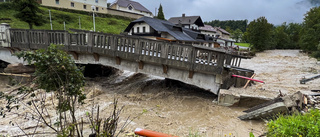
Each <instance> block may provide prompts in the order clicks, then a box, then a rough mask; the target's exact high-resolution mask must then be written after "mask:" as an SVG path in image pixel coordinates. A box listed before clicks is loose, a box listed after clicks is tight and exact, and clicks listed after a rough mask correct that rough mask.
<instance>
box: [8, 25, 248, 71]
mask: <svg viewBox="0 0 320 137" xmlns="http://www.w3.org/2000/svg"><path fill="white" fill-rule="evenodd" d="M10 36H11V46H12V47H14V48H20V49H39V48H46V47H47V46H49V45H50V44H51V43H52V44H61V45H65V50H67V51H74V52H82V53H83V52H84V53H93V54H98V55H100V56H111V57H116V58H119V59H125V60H131V61H137V62H140V63H141V62H142V63H143V62H148V63H153V64H162V65H163V66H164V67H167V66H172V67H176V68H181V69H187V70H189V71H192V72H193V71H196V72H202V73H209V74H221V73H222V70H223V67H225V66H235V67H239V66H240V62H241V58H243V57H241V56H237V55H231V54H228V53H225V52H224V51H220V50H216V49H212V48H207V47H201V46H192V45H184V44H177V43H170V42H164V41H156V40H149V39H144V38H141V37H136V36H126V35H113V34H107V33H100V32H90V31H75V32H71V33H70V32H68V31H57V30H54V31H52V30H24V29H10Z"/></svg>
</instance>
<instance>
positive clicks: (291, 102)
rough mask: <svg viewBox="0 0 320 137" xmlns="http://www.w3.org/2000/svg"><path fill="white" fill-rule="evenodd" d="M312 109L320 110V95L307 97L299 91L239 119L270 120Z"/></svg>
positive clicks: (281, 97)
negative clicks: (278, 115)
mask: <svg viewBox="0 0 320 137" xmlns="http://www.w3.org/2000/svg"><path fill="white" fill-rule="evenodd" d="M310 108H316V109H320V93H316V94H310V95H305V94H303V93H301V92H300V91H299V92H296V93H294V94H292V95H286V96H280V97H278V98H276V99H274V100H272V101H269V102H266V103H263V104H260V105H257V106H255V107H252V108H250V109H248V110H245V111H244V112H246V114H244V115H242V116H239V119H241V120H249V119H269V118H272V117H274V116H275V115H277V114H290V113H293V112H301V113H304V112H307V111H308V110H309V109H310Z"/></svg>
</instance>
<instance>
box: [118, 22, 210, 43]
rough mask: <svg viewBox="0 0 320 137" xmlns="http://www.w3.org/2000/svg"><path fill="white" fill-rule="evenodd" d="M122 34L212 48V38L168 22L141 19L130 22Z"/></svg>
mask: <svg viewBox="0 0 320 137" xmlns="http://www.w3.org/2000/svg"><path fill="white" fill-rule="evenodd" d="M124 33H126V34H128V35H135V36H141V37H144V38H147V39H153V40H162V41H169V42H175V43H183V44H190V45H198V46H206V47H213V43H214V41H213V38H212V37H209V36H207V35H205V34H201V33H200V32H196V31H193V30H190V29H187V28H185V27H181V26H177V25H175V24H173V23H171V22H169V21H165V20H160V19H156V18H150V17H142V18H139V19H137V20H134V21H132V22H131V23H130V24H129V25H128V26H127V28H126V29H125V31H124Z"/></svg>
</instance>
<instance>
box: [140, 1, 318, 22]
mask: <svg viewBox="0 0 320 137" xmlns="http://www.w3.org/2000/svg"><path fill="white" fill-rule="evenodd" d="M134 1H137V2H139V3H141V4H142V5H144V6H145V7H146V8H147V9H149V10H150V11H151V12H152V13H153V14H154V13H155V8H159V5H160V3H161V5H162V7H163V11H164V15H165V18H166V19H169V18H170V17H177V16H181V15H182V13H185V14H186V16H196V15H199V16H201V18H202V20H203V21H212V20H215V19H217V20H244V19H248V21H249V22H250V21H252V20H254V19H257V18H258V17H261V16H265V17H266V18H267V19H268V21H269V22H270V23H272V24H274V25H280V24H282V23H283V22H287V23H290V22H295V23H301V22H302V21H303V18H304V14H305V13H306V12H307V11H309V9H310V8H311V7H312V6H314V5H312V4H311V3H309V2H308V1H309V0H134ZM317 1H318V0H317ZM319 1H320V0H319ZM319 3H320V2H319Z"/></svg>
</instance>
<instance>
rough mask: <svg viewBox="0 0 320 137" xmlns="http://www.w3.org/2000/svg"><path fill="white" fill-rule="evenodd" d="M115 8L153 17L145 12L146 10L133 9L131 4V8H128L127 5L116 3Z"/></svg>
mask: <svg viewBox="0 0 320 137" xmlns="http://www.w3.org/2000/svg"><path fill="white" fill-rule="evenodd" d="M117 10H122V11H126V12H133V13H137V14H142V15H144V16H147V17H153V16H152V14H151V13H147V12H143V11H139V10H136V9H134V7H133V6H132V9H131V10H129V8H128V7H120V6H118V5H117Z"/></svg>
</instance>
